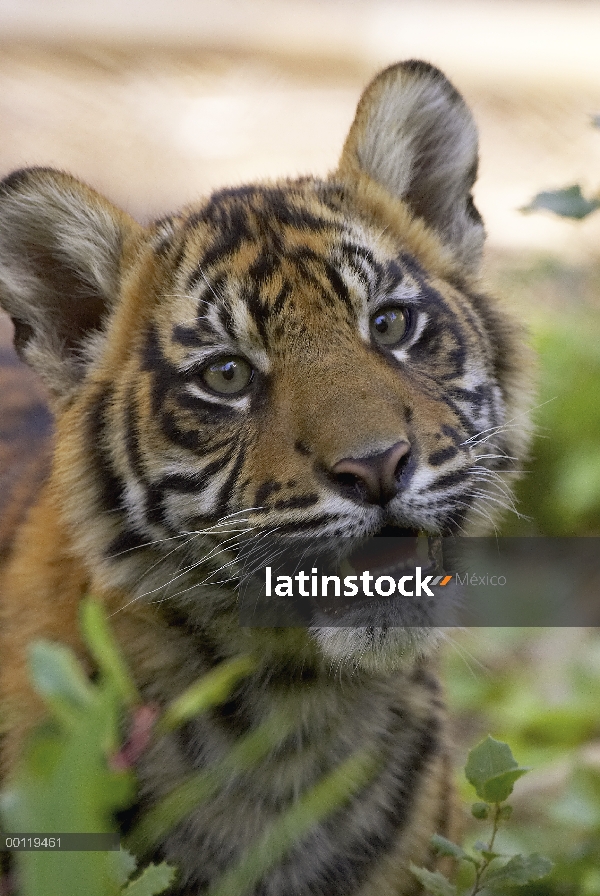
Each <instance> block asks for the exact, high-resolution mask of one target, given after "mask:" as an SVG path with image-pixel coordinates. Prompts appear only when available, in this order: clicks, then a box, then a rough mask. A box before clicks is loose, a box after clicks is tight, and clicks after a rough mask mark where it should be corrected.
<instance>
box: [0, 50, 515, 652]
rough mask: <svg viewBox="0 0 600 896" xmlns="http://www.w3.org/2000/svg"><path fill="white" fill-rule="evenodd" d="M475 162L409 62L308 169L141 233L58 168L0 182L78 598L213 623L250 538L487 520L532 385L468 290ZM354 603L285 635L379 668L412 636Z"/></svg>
mask: <svg viewBox="0 0 600 896" xmlns="http://www.w3.org/2000/svg"><path fill="white" fill-rule="evenodd" d="M476 170H477V133H476V129H475V126H474V123H473V120H472V117H471V114H470V112H469V110H468V109H467V107H466V105H465V103H464V101H463V99H462V98H461V96H460V95H459V94H458V93H457V91H456V90H455V89H454V87H453V86H452V85H451V84H450V83H449V82H448V80H447V79H446V78H445V77H444V75H443V74H442V73H441V72H440V71H438V70H437V69H436V68H434V67H432V66H431V65H428V64H426V63H423V62H415V61H411V62H405V63H400V64H398V65H394V66H392V67H391V68H388V69H386V70H385V71H383V72H382V73H380V74H379V75H378V76H377V77H376V78H375V80H374V81H373V82H372V83H371V84H370V85H369V86H368V87H367V89H366V91H365V93H364V95H363V96H362V98H361V100H360V103H359V106H358V110H357V113H356V118H355V120H354V123H353V124H352V127H351V129H350V133H349V134H348V137H347V139H346V143H345V145H344V148H343V151H342V155H341V160H340V163H339V166H338V168H337V169H336V170H335V171H334V172H333V173H332V174H330V175H329V176H328V177H327V178H325V179H323V180H319V179H316V178H313V177H306V178H300V179H297V180H287V181H281V182H275V183H272V184H259V185H256V186H244V187H238V188H232V189H224V190H221V191H218V192H216V193H214V194H213V195H212V196H210V197H209V198H208V199H206V200H205V201H203V202H200V203H199V204H197V205H194V206H191V207H189V208H186V209H184V210H183V211H181V212H179V213H177V214H174V215H171V216H168V217H165V218H163V219H161V220H159V221H157V222H155V223H153V224H151V225H150V226H148V227H142V226H140V225H139V224H138V223H136V222H135V221H133V220H132V219H131V218H130V217H129V216H128V215H127V214H125V213H124V212H122V211H120V210H118V209H116V208H114V207H113V206H112V205H111V204H110V203H109V202H108V201H106V200H105V199H103V198H102V197H101V196H99V195H98V194H96V193H95V192H94V191H93V190H91V189H90V188H88V187H86V186H84V185H83V184H81V183H80V182H78V181H77V180H75V179H74V178H72V177H70V176H68V175H66V174H63V173H59V172H57V171H53V170H49V169H29V170H23V171H18V172H16V173H15V174H13V175H11V176H10V177H8V178H7V179H6V180H5V181H4V182H3V183H2V185H1V188H0V190H1V192H0V299H1V303H2V305H3V307H4V308H5V309H6V310H7V311H8V313H9V314H10V316H11V317H12V319H13V321H14V325H15V344H16V346H17V349H18V351H19V353H20V355H21V357H22V358H23V359H25V360H26V361H27V362H28V363H29V364H31V365H32V366H33V367H34V368H35V369H36V370H37V371H38V373H39V375H40V376H41V377H42V378H43V379H44V380H45V382H46V384H47V386H48V389H49V391H50V393H51V395H52V400H53V403H54V409H55V412H56V419H57V448H56V460H55V471H54V474H53V475H54V484H55V488H56V490H57V494H58V495H59V501H60V505H61V511H62V513H63V515H64V517H65V519H66V520H67V521H68V524H69V526H70V528H71V532H72V538H73V543H74V546H75V548H74V549H75V550H76V551H77V552H78V553H79V554H80V556H81V557H82V558H83V559H84V562H85V563H86V564H87V566H88V567H89V569H90V571H91V573H92V574H93V576H94V577H95V582H96V583H97V585H99V586H100V587H111V588H115V587H116V588H120V589H123V590H124V592H125V593H126V594H127V595H128V596H129V598H130V599H131V600H136V599H143V600H146V601H160V602H162V604H163V605H164V606H165V608H168V609H169V610H172V609H173V608H176V610H177V613H178V614H179V615H178V618H181V615H182V614H183V615H184V617H185V618H186V619H188V620H190V621H191V622H192V624H193V625H195V626H197V627H208V628H210V627H212V629H213V634H214V631H218V630H219V627H221V628H223V626H224V620H228V621H229V623H232V620H233V619H234V618H235V614H236V612H237V609H236V607H237V599H238V591H239V587H238V586H239V576H240V570H239V568H238V566H236V563H237V560H236V558H239V556H245V557H246V558H251V562H253V563H254V564H255V566H256V568H258V567H260V566H261V564H263V565H264V564H266V563H268V562H269V554H268V551H267V550H266V549H265V550H263V546H264V545H265V544H268V543H269V539H273V538H275V543H276V540H277V539H278V538H280V537H284V536H285V537H289V538H291V539H294V538H299V539H301V538H308V539H312V540H313V542H316V543H319V542H320V541H321V540H322V541H323V543H326V542H327V543H328V542H329V541H330V540H331V539H332V538H334V539H335V538H338V539H341V540H345V541H346V542H347V543H348V544H350V545H356V544H362V543H363V542H365V540H366V539H370V538H373V537H375V536H378V535H379V536H381V535H387V536H396V535H402V536H405V537H407V538H415V539H416V538H417V537H418V536H419V535H421V536H423V535H426V536H428V537H434V536H440V535H444V534H449V533H455V532H460V533H467V534H469V533H470V534H473V533H478V532H485V531H487V528H488V527H489V525H493V523H494V520H495V518H496V516H497V513H496V511H497V509H499V508H501V507H502V506H503V505H505V504H506V503H507V502H509V501H510V482H511V477H512V476H513V475H514V474H513V472H512V471H513V470H514V469H515V465H518V462H519V460H520V459H522V457H523V453H524V450H525V447H526V442H527V425H526V417H525V409H526V403H527V392H528V388H527V371H526V363H525V354H524V347H523V343H522V339H521V335H520V332H519V330H518V328H516V327H515V325H514V324H513V323H512V322H511V320H510V319H509V318H508V317H507V316H506V314H505V313H504V312H503V311H502V310H501V309H500V308H499V307H498V306H497V304H496V303H495V302H494V301H493V300H491V299H490V298H489V297H487V296H485V295H484V294H482V293H481V291H480V286H479V264H480V258H481V252H482V245H483V240H484V230H483V226H482V222H481V218H480V216H479V214H478V212H477V210H476V208H475V206H474V203H473V199H472V196H471V188H472V186H473V183H474V180H475V176H476ZM367 603H368V609H369V612H370V613H371V614H372V615H371V616H370V619H371V623H370V624H367V622H365V621H363V622H362V623H361V621H360V620H361V619H362V618H363V617H361V616H360V612H359V613H358V616H357V615H356V612H357V609H356V607H354V608H353V609H352V611H350V610H348V613H346V614H345V611H344V608H342V611H341V612H340V613H339V614H338V617H340V618H341V622H342V624H341V625H340V626H337V627H336V626H329V625H327V624H326V623H325V622H321V623H319V622H318V621H314V620H313V624H312V625H311V626H310V627H309V628H308V630H306V631H305V632H304V633H303V634H302V636H300V635H298V638H300V641H299V642H298V643H300V642H301V643H302V644H305V643H306V644H310V645H312V646H311V649H314V650H315V651H316V652H317V653H318V654H319V655H321V656H323V657H324V658H325V659H326V660H327V661H329V662H331V661H339V660H349V661H351V662H354V663H357V664H359V665H361V664H362V665H366V666H370V667H376V668H379V667H380V666H381V665H382V664H384V665H385V664H387V665H390V664H392V665H393V664H394V663H395V662H397V661H399V658H400V657H402V655H403V654H404V653H405V652H406V648H407V645H410V644H412V645H415V644H418V645H420V646H419V649H421V648H423V646H424V645H426V643H427V642H428V641H429V640H431V636H430V634H428V631H430V630H428V629H427V626H425V627H423V628H422V629H418V630H417V629H414V628H411V629H407V628H406V620H405V618H404V617H403V611H402V601H401V600H398V599H397V598H396V599H393V600H384V599H380V600H378V599H371V601H370V602H367ZM360 609H361V607H360V606H359V608H358V610H359V611H360ZM352 614H354V615H352ZM319 618H322V617H319V616H318V614H316V615H315V620H318V619H319ZM364 618H365V619H366V617H364ZM373 620H375V623H373ZM338 621H339V619H338ZM344 622H345V623H346V624H344ZM225 627H226V628H227V625H226V626H225ZM233 628H234V625H233V624H231V625H228V630H229V631H230V632H231V631H233ZM415 632H417V634H415ZM248 637H249V638H252V635H251V634H250V635H248ZM256 637H257V638H258V637H259V634H258V633H257V634H256ZM260 637H261V638H265V637H266V635H265V632H264V631H262V632H261V633H260ZM276 637H277V638H278V637H279V635H276ZM302 639H304V641H303V640H302ZM302 649H304V648H302Z"/></svg>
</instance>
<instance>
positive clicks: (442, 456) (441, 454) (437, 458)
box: [427, 445, 458, 467]
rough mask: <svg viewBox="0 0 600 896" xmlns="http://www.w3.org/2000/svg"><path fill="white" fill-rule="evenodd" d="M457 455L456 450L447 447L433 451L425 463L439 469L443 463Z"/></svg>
mask: <svg viewBox="0 0 600 896" xmlns="http://www.w3.org/2000/svg"><path fill="white" fill-rule="evenodd" d="M457 454H458V448H455V446H454V445H449V446H448V448H440V450H439V451H434V452H433V453H432V454H430V455H429V457H428V458H427V462H428V463H429V464H430V465H431V466H432V467H439V466H441V465H442V464H443V463H444V462H445V461H447V460H452V458H453V457H456V455H457Z"/></svg>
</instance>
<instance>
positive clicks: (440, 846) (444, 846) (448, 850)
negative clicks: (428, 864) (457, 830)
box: [431, 834, 479, 865]
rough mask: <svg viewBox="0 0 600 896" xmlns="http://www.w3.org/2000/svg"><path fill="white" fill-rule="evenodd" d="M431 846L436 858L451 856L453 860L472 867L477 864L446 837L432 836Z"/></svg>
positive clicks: (475, 860)
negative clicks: (470, 864) (469, 864)
mask: <svg viewBox="0 0 600 896" xmlns="http://www.w3.org/2000/svg"><path fill="white" fill-rule="evenodd" d="M431 846H432V847H433V849H434V850H435V852H436V853H437V854H438V856H451V857H452V858H453V859H462V860H463V861H465V862H471V863H472V864H473V865H478V864H479V863H478V862H477V859H475V858H474V857H473V856H470V855H469V853H468V852H465V851H464V849H463V848H462V847H461V846H458V845H457V844H456V843H453V842H452V840H448V839H447V838H446V837H442V836H441V834H434V835H433V837H432V838H431Z"/></svg>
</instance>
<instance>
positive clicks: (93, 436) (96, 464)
mask: <svg viewBox="0 0 600 896" xmlns="http://www.w3.org/2000/svg"><path fill="white" fill-rule="evenodd" d="M111 399H112V390H111V388H110V387H109V386H106V387H105V388H104V389H103V390H102V391H101V392H99V393H98V395H97V396H96V398H95V400H94V401H93V402H92V404H91V405H90V406H89V407H88V410H87V431H88V445H89V453H90V460H91V463H92V467H93V470H94V474H95V476H94V479H95V482H96V487H97V489H98V498H99V502H100V506H101V509H102V510H103V511H105V512H107V511H110V510H118V509H121V508H122V507H123V498H124V494H125V483H124V482H123V480H122V479H121V477H120V476H118V475H117V473H116V471H115V469H114V466H113V463H112V459H111V457H110V453H109V451H108V448H107V445H106V432H105V427H106V412H107V410H108V406H109V403H110V401H111Z"/></svg>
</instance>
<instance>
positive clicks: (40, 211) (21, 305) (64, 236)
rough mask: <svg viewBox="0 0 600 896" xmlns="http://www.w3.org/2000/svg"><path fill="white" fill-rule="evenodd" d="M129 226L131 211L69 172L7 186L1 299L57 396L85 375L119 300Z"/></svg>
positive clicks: (26, 355) (39, 174)
mask: <svg viewBox="0 0 600 896" xmlns="http://www.w3.org/2000/svg"><path fill="white" fill-rule="evenodd" d="M132 224H134V222H132ZM125 226H127V216H126V215H124V214H122V213H121V212H119V211H118V209H115V208H114V207H113V206H111V205H110V203H108V202H107V201H106V200H104V199H103V198H102V197H101V196H99V195H98V194H97V193H95V192H94V191H93V190H91V189H89V188H88V187H86V186H85V185H84V184H81V183H79V182H78V181H77V180H75V179H74V178H72V177H70V176H69V175H65V174H62V173H61V172H57V171H53V170H51V169H30V170H25V171H21V172H17V173H16V174H15V175H11V176H10V177H9V178H7V179H6V181H4V182H2V184H0V304H1V305H2V307H3V308H4V309H5V310H6V311H7V312H8V313H9V315H10V316H11V317H12V319H13V321H14V323H15V328H16V339H15V345H16V346H17V350H18V351H19V353H20V354H21V356H22V357H23V359H24V360H26V361H27V362H28V363H29V364H30V365H31V366H32V367H34V368H35V369H36V370H37V371H38V373H39V374H40V375H41V376H42V378H43V379H44V380H45V381H46V383H47V385H48V386H49V388H50V391H51V393H52V394H53V395H54V396H56V397H57V398H58V397H59V396H64V397H66V395H67V394H68V393H69V392H70V390H71V389H72V388H73V387H74V386H76V385H77V384H78V382H79V381H80V379H81V378H82V376H83V371H84V368H85V366H86V362H87V363H89V359H90V356H91V354H93V353H94V348H93V346H94V345H95V346H96V347H97V342H98V332H99V330H100V329H101V327H102V326H103V323H104V320H105V317H106V315H107V314H108V312H109V311H110V308H111V307H112V306H113V305H114V303H115V302H116V301H117V298H118V292H119V279H120V259H121V252H122V244H123V239H124V227H125ZM134 226H137V225H135V224H134Z"/></svg>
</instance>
